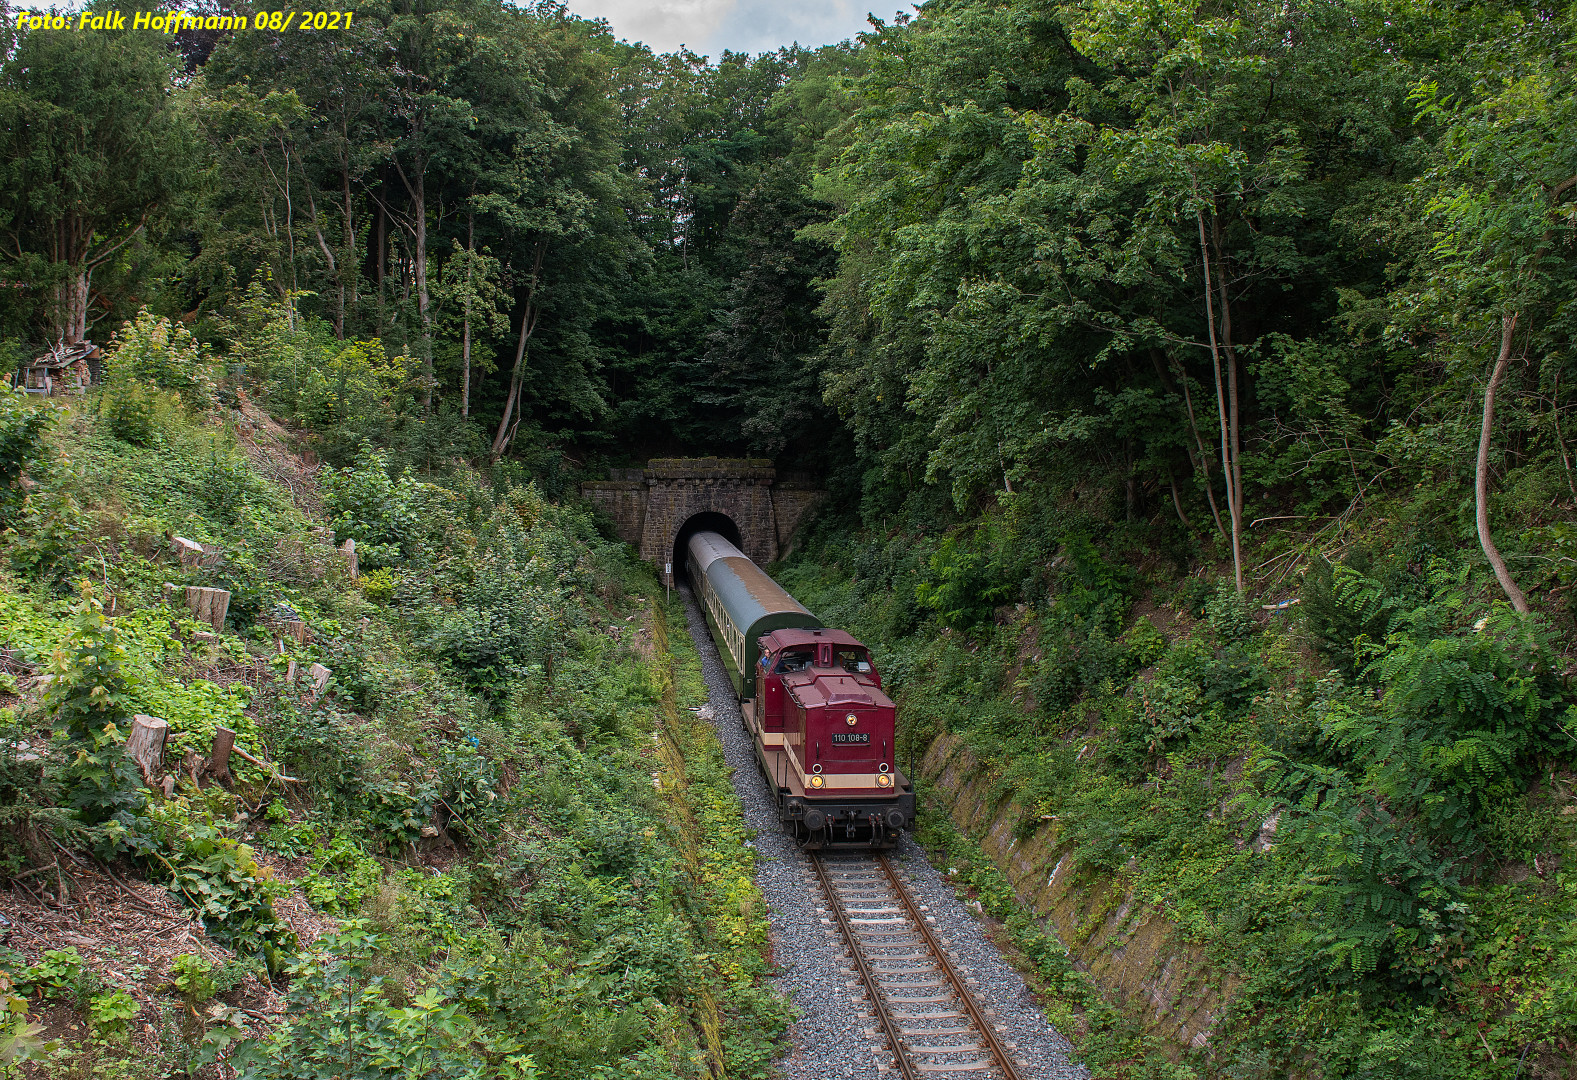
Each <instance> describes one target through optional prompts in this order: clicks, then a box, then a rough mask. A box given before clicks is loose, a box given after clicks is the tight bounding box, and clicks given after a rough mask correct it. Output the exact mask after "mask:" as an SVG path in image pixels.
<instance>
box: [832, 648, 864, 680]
mask: <svg viewBox="0 0 1577 1080" xmlns="http://www.w3.org/2000/svg"><path fill="white" fill-rule="evenodd" d="M832 662H833V664H834V665H835V666H837V667H841V668H842V669H843V670H844V671H848V672H852V673H855V674H861V675H863V674H865V673H867V672H869V671H870V670H871V661H870V658H869V657H868V656H866V654H865V650H864V649H858V648H844V649H839V650H838V651H837V652H835V653H833V656H832Z"/></svg>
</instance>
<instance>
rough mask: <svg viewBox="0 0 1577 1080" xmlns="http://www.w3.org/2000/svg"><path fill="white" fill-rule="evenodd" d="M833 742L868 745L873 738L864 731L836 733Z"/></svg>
mask: <svg viewBox="0 0 1577 1080" xmlns="http://www.w3.org/2000/svg"><path fill="white" fill-rule="evenodd" d="M832 741H833V742H835V743H868V742H870V741H871V736H870V734H869V733H868V732H863V731H856V732H849V733H834V735H833V736H832Z"/></svg>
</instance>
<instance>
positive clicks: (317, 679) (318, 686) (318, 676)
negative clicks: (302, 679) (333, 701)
mask: <svg viewBox="0 0 1577 1080" xmlns="http://www.w3.org/2000/svg"><path fill="white" fill-rule="evenodd" d="M307 674H308V675H310V676H312V700H313V701H316V700H317V699H318V698H320V697H322V696H323V691H324V690H326V689H328V685H329V676H330V675H331V674H332V672H330V671H329V669H328V668H326V667H324V666H323V665H322V664H313V665H312V666H311V667H309V668H308V669H307Z"/></svg>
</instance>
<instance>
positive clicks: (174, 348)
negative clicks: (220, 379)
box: [104, 307, 214, 443]
mask: <svg viewBox="0 0 1577 1080" xmlns="http://www.w3.org/2000/svg"><path fill="white" fill-rule="evenodd" d="M211 366H212V362H211V361H210V360H209V358H208V357H207V356H206V355H205V353H204V350H203V347H202V344H201V343H200V342H198V341H197V339H196V338H194V337H193V336H192V333H191V331H190V330H188V329H186V327H184V326H182V325H180V324H179V323H173V322H171V321H170V320H169V319H165V318H160V317H158V316H155V315H153V314H152V313H150V312H149V311H148V309H147V308H146V307H144V308H142V309H141V310H140V311H138V312H137V318H136V319H135V321H132V322H128V323H126V324H124V325H123V326H122V327H121V328H120V330H119V331H117V332H116V334H115V337H114V339H113V341H112V342H111V343H110V347H109V351H108V352H107V353H106V354H105V358H104V372H105V382H106V383H107V384H108V385H109V387H110V389H111V390H112V391H122V392H126V391H132V392H134V393H136V392H138V390H139V388H144V389H142V390H141V393H142V394H143V396H142V397H140V398H139V399H137V400H138V402H140V403H141V404H144V405H146V404H147V403H148V402H149V398H148V397H147V396H146V389H145V388H150V387H151V388H154V389H157V390H173V391H174V392H176V393H177V394H179V395H180V396H181V400H182V401H183V402H185V404H186V406H187V407H188V408H192V409H201V408H205V407H207V405H208V404H209V403H210V402H211V401H212V399H213V392H214V383H213V374H212V371H211ZM129 407H130V408H132V409H135V408H137V407H138V406H137V405H131V406H129ZM148 415H149V416H150V417H151V406H150V407H149V414H148ZM111 423H112V425H113V424H115V423H116V421H115V420H114V419H113V417H112V420H111ZM116 436H117V437H119V438H124V439H126V441H127V442H135V443H144V442H146V441H147V436H146V435H144V436H143V437H142V438H130V437H128V436H127V435H124V434H122V433H121V431H119V430H117V431H116Z"/></svg>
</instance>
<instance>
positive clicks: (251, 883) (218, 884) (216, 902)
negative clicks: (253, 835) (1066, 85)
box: [139, 802, 295, 970]
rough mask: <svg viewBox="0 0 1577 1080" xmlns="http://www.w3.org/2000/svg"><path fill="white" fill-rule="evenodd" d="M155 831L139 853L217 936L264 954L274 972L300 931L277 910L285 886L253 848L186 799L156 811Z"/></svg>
mask: <svg viewBox="0 0 1577 1080" xmlns="http://www.w3.org/2000/svg"><path fill="white" fill-rule="evenodd" d="M150 818H151V823H152V829H151V830H150V835H149V837H148V839H147V840H144V841H143V842H142V843H141V844H140V845H139V848H140V850H139V854H141V855H142V856H143V857H144V858H145V859H146V860H147V862H148V864H149V867H150V870H151V872H152V873H153V875H154V876H155V877H156V878H159V879H162V880H163V881H164V882H165V885H166V888H168V889H169V890H170V891H171V892H172V893H174V894H176V895H177V896H179V897H180V898H181V899H183V900H185V901H186V903H187V905H188V906H190V907H192V908H193V909H195V910H196V912H197V915H198V918H199V919H200V920H201V921H202V923H203V926H204V928H205V930H206V931H207V932H208V934H209V935H210V936H212V937H213V938H214V939H215V940H217V941H220V942H222V943H224V944H226V945H228V946H230V947H231V948H233V949H235V950H237V951H238V952H243V953H260V954H261V955H262V956H263V959H264V960H265V961H266V962H267V963H268V965H269V968H270V969H271V970H272V969H274V968H276V967H278V965H279V964H280V963H281V961H282V960H283V958H284V956H285V955H286V953H287V950H288V949H289V948H290V947H291V946H292V945H293V944H294V941H295V934H294V933H293V932H292V931H291V930H290V928H289V927H288V926H286V925H285V924H284V922H282V921H281V920H280V919H279V917H278V916H277V915H275V914H274V907H273V901H274V900H275V899H277V898H278V897H279V896H281V895H283V889H282V888H281V886H280V885H279V883H278V882H277V881H275V880H274V879H273V874H272V872H271V871H269V870H266V869H264V868H263V867H262V866H259V865H258V862H257V859H256V858H255V857H254V855H253V852H252V849H251V848H250V847H249V846H248V845H246V844H243V843H241V842H240V841H238V840H235V839H234V838H232V837H229V836H226V835H224V831H223V829H222V828H221V827H220V826H218V825H216V824H215V823H214V822H213V821H212V820H211V818H210V817H209V815H207V814H203V813H193V812H191V811H190V810H188V809H187V808H186V807H185V806H184V805H182V803H180V802H167V803H164V804H162V805H160V806H157V807H155V808H153V809H152V810H151V811H150Z"/></svg>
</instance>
